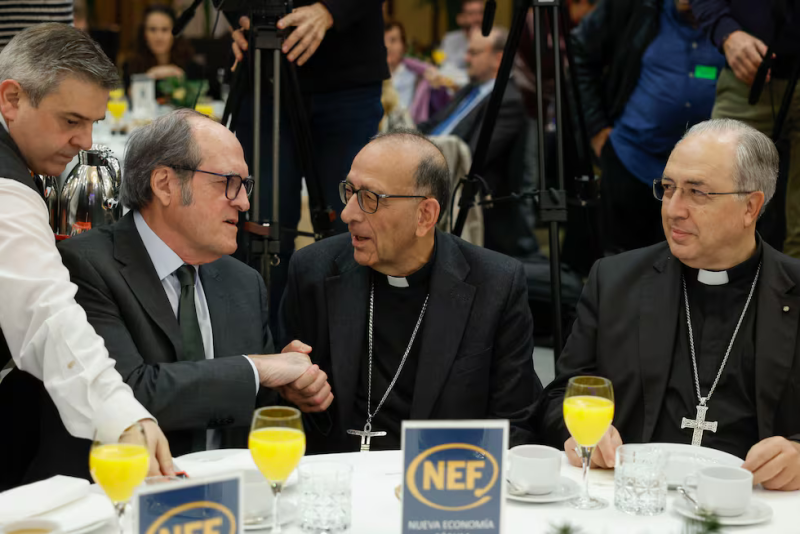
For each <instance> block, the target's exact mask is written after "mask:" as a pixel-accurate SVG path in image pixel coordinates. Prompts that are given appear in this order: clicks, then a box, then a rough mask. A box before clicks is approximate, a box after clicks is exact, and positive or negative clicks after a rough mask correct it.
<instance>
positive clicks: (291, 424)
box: [249, 406, 306, 534]
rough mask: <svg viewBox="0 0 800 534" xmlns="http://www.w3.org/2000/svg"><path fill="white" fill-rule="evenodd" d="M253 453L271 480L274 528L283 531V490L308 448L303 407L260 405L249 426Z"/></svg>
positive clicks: (263, 472) (267, 477)
mask: <svg viewBox="0 0 800 534" xmlns="http://www.w3.org/2000/svg"><path fill="white" fill-rule="evenodd" d="M249 447H250V454H252V455H253V461H254V462H255V463H256V466H257V467H258V470H259V471H261V474H262V475H264V477H265V478H266V479H267V481H268V482H269V484H270V486H271V487H272V493H273V495H274V496H275V498H274V499H273V500H272V532H273V534H276V533H280V532H281V524H280V520H279V518H278V504H279V501H280V496H281V490H282V489H283V485H284V483H285V482H286V479H288V478H289V475H291V474H292V471H294V469H295V468H296V467H297V464H299V463H300V460H301V459H302V458H303V455H304V454H305V452H306V435H305V434H304V433H303V421H302V419H301V417H300V411H299V410H297V409H295V408H288V407H284V406H270V407H267V408H260V409H258V410H256V411H255V413H254V414H253V424H252V426H251V427H250V440H249Z"/></svg>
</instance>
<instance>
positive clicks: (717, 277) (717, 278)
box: [697, 269, 728, 286]
mask: <svg viewBox="0 0 800 534" xmlns="http://www.w3.org/2000/svg"><path fill="white" fill-rule="evenodd" d="M697 281H698V282H700V283H701V284H705V285H707V286H724V285H725V284H727V283H728V271H706V270H704V269H698V271H697Z"/></svg>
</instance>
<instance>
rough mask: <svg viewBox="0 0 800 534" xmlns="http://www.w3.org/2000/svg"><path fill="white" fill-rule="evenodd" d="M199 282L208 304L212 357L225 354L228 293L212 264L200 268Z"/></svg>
mask: <svg viewBox="0 0 800 534" xmlns="http://www.w3.org/2000/svg"><path fill="white" fill-rule="evenodd" d="M200 281H201V282H202V284H203V293H204V294H205V297H206V303H207V304H208V313H209V316H210V318H211V333H212V334H213V336H214V357H215V358H216V357H217V355H218V354H225V353H226V350H225V348H226V347H227V348H230V346H231V344H230V343H228V341H227V334H228V330H229V329H228V328H225V325H226V324H228V319H229V318H230V309H229V308H230V306H229V305H228V304H229V299H228V293H227V292H225V290H224V288H223V286H222V283H221V282H222V279H221V277H220V274H219V271H218V270H217V268H216V267H215V266H214V264H213V263H209V264H206V265H202V266H200Z"/></svg>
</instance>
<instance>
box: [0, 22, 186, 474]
mask: <svg viewBox="0 0 800 534" xmlns="http://www.w3.org/2000/svg"><path fill="white" fill-rule="evenodd" d="M117 86H119V78H118V75H117V69H116V67H115V66H114V65H113V64H112V63H111V61H109V59H108V58H107V57H106V55H105V54H104V53H103V51H102V50H101V49H100V47H99V46H98V45H97V43H95V42H94V41H92V40H91V38H89V37H88V36H87V35H86V34H85V33H83V32H81V31H79V30H76V29H74V28H72V27H70V26H67V25H65V24H56V23H50V24H41V25H38V26H34V27H32V28H29V29H27V30H25V31H23V32H21V33H19V34H18V35H17V36H16V37H14V38H13V39H12V40H11V42H10V43H9V44H8V45H7V46H6V47H5V48H4V49H3V51H2V52H0V115H2V123H3V124H2V128H0V368H2V366H3V364H4V363H5V362H4V360H7V359H8V356H9V354H10V357H11V358H12V359H13V360H14V363H15V364H16V366H17V367H18V368H19V369H21V370H23V371H26V372H28V373H30V374H32V375H34V376H35V377H36V378H38V379H40V380H42V381H43V382H44V386H45V388H46V389H47V392H48V393H49V394H50V396H51V397H52V399H53V401H54V402H55V405H56V406H57V408H58V411H59V413H60V415H61V418H62V420H63V422H64V425H65V426H66V428H67V430H69V432H70V433H71V434H73V435H75V436H78V437H82V438H87V439H92V437H93V435H94V433H95V431H97V432H98V434H99V436H100V437H101V438H103V439H114V438H115V437H117V436H120V435H121V434H122V433H123V431H124V430H125V429H126V428H128V427H130V426H131V425H133V424H135V423H136V422H140V423H141V425H142V427H143V428H144V430H145V433H146V434H147V437H148V444H149V446H150V453H151V462H150V472H151V473H150V474H151V475H152V474H158V473H163V474H174V469H173V465H172V456H171V454H170V451H169V444H168V443H167V440H166V438H165V437H164V434H163V432H162V431H161V429H160V428H159V427H158V425H157V424H156V422H155V421H154V420H153V419H152V416H151V415H150V414H149V413H148V412H147V410H145V409H144V408H143V407H142V406H141V405H140V404H139V402H137V401H136V399H134V397H133V393H132V392H131V390H130V388H129V387H128V386H127V385H126V384H125V383H123V381H122V379H121V377H120V375H119V374H118V373H117V372H116V370H115V369H114V361H113V360H112V359H110V358H109V357H108V352H107V351H106V348H105V345H104V343H103V340H102V339H101V338H100V337H99V336H98V335H97V334H96V333H95V331H94V329H93V328H92V327H91V326H90V325H89V323H88V322H87V320H86V314H85V313H84V311H83V309H82V308H81V307H80V306H79V305H78V304H77V303H76V302H75V300H74V296H75V292H76V290H77V288H76V287H75V286H74V285H73V284H72V283H71V282H70V278H69V273H68V272H67V269H66V268H65V267H64V266H63V265H62V263H61V258H60V256H59V254H58V251H57V250H56V246H55V240H54V238H53V232H52V230H51V228H50V226H49V222H48V221H49V216H48V212H47V207H46V205H45V203H44V200H43V197H42V194H41V191H40V190H39V188H38V186H37V183H36V181H35V180H34V179H33V174H34V173H35V174H40V175H50V176H58V175H60V174H61V173H62V172H64V169H65V168H66V166H67V164H68V163H70V162H71V161H72V158H73V157H75V155H77V153H78V151H79V150H81V149H85V150H88V149H89V148H91V144H92V125H93V124H94V122H95V121H98V120H102V119H103V118H104V117H105V111H106V103H107V102H108V97H109V91H110V90H111V89H113V88H115V87H117ZM4 356H5V357H4ZM3 408H4V409H11V407H3ZM6 439H7V438H6ZM12 439H14V438H13V437H12ZM8 460H13V459H8Z"/></svg>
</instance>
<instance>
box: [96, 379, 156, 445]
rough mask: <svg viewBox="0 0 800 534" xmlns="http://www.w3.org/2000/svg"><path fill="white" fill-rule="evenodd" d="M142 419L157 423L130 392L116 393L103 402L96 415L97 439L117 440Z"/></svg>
mask: <svg viewBox="0 0 800 534" xmlns="http://www.w3.org/2000/svg"><path fill="white" fill-rule="evenodd" d="M142 419H152V420H153V421H155V417H153V416H152V415H150V412H148V411H147V410H145V409H144V407H143V406H142V405H141V404H139V401H137V400H136V398H135V397H134V396H133V394H132V393H131V392H130V390H128V391H125V390H121V391H116V392H115V393H113V394H112V395H111V396H110V397H108V398H107V399H105V401H103V403H102V405H101V407H100V409H99V410H98V411H97V412H96V413H95V420H94V425H95V428H96V429H97V438H98V439H99V440H100V441H114V440H117V439H119V437H120V436H121V435H122V433H123V432H124V431H125V429H126V428H129V427H130V426H132V425H133V424H135V423H136V422H138V421H141V420H142Z"/></svg>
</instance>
